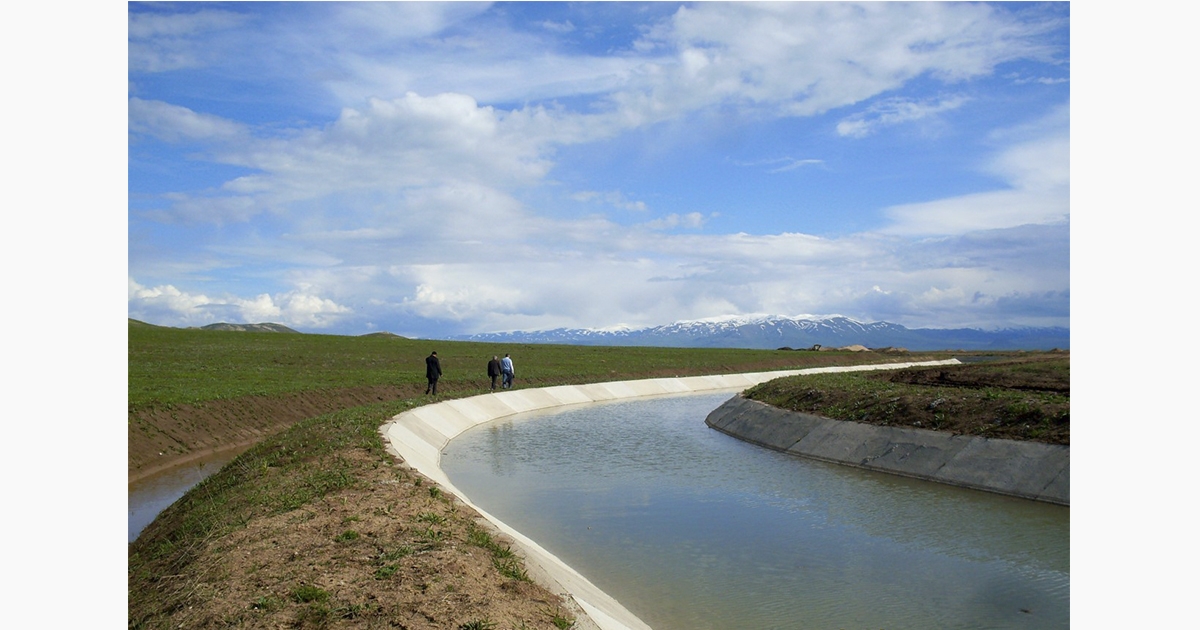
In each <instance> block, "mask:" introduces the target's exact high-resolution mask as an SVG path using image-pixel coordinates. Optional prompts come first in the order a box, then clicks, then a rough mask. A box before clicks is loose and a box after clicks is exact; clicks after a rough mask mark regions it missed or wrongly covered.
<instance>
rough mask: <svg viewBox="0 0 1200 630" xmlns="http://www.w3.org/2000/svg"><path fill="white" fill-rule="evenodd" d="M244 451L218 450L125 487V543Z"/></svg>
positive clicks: (131, 540) (135, 537) (135, 538)
mask: <svg viewBox="0 0 1200 630" xmlns="http://www.w3.org/2000/svg"><path fill="white" fill-rule="evenodd" d="M245 450H246V449H245V448H244V447H243V448H236V449H232V450H228V451H222V452H220V453H217V454H215V455H209V456H207V457H204V458H201V459H198V460H194V461H191V462H188V463H186V464H181V465H179V466H176V467H174V468H170V469H168V470H164V471H162V472H160V473H158V474H155V475H151V476H150V477H147V478H145V479H142V480H140V481H136V482H134V483H131V484H129V542H133V541H135V540H137V537H138V535H139V534H141V533H142V530H143V529H146V526H147V525H149V524H150V523H152V522H154V519H155V518H156V517H157V516H158V513H159V512H162V511H163V510H165V509H167V507H168V506H169V505H171V504H172V503H174V502H175V501H177V500H178V499H179V497H182V496H183V495H184V494H185V493H186V492H187V491H188V490H190V489H191V488H192V486H194V485H196V484H198V483H200V482H201V481H204V479H205V478H206V477H208V476H209V475H211V474H213V473H215V472H217V471H218V470H221V467H222V466H224V465H225V464H228V463H229V462H231V461H233V459H234V458H235V457H237V456H238V455H240V454H241V453H242V452H243V451H245Z"/></svg>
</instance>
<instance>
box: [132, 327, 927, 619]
mask: <svg viewBox="0 0 1200 630" xmlns="http://www.w3.org/2000/svg"><path fill="white" fill-rule="evenodd" d="M435 349H436V350H437V351H438V355H439V356H440V357H441V360H442V365H443V370H444V371H445V375H444V376H443V379H442V383H441V392H442V393H443V394H444V395H443V396H442V398H453V397H462V396H470V395H475V394H479V393H482V392H485V391H487V387H488V382H487V378H486V370H485V367H486V363H487V360H488V359H489V358H490V357H491V356H492V355H493V354H500V355H503V354H504V353H505V352H509V353H512V355H513V359H514V361H515V362H516V371H517V379H518V380H517V385H518V387H533V386H547V385H558V384H573V383H586V382H599V381H609V380H624V379H633V378H649V377H659V376H671V375H679V376H684V375H697V374H722V373H737V372H756V371H768V370H779V369H789V368H799V367H810V366H817V365H832V364H850V363H863V362H871V363H876V362H888V361H894V360H896V358H897V357H895V356H881V355H872V354H866V353H840V352H833V353H826V352H821V353H815V352H781V351H770V350H728V349H673V348H613V347H574V346H546V345H519V346H501V345H495V344H478V343H462V342H431V341H414V340H408V339H402V338H389V337H384V336H364V337H339V336H326V335H293V334H280V333H254V332H222V331H200V330H180V329H169V328H160V327H153V326H146V325H140V324H137V323H134V322H131V323H130V328H129V413H130V418H131V420H130V426H131V427H132V426H133V424H134V418H135V417H141V416H146V411H147V410H153V409H156V408H157V409H161V408H163V407H172V406H190V407H193V408H198V409H201V410H202V409H204V407H205V403H206V402H210V401H218V400H227V399H237V398H239V397H248V396H266V397H271V396H287V395H290V394H295V393H297V392H307V393H313V392H317V393H320V392H322V391H329V392H335V391H338V390H344V389H353V388H360V387H366V386H379V385H395V384H408V385H414V384H416V385H420V384H422V383H423V382H424V357H425V356H426V355H428V353H429V352H430V351H431V350H435ZM903 358H904V359H905V360H910V359H915V358H918V357H917V356H915V355H914V356H905V357H903ZM931 358H942V357H940V356H938V357H931ZM416 390H419V387H417V388H416ZM416 390H414V388H412V387H408V388H403V387H402V388H398V389H397V390H396V391H398V392H405V391H407V392H412V391H416ZM430 401H431V399H430V398H428V397H424V396H420V395H413V394H411V393H410V394H401V395H398V397H397V398H396V399H394V400H386V401H383V402H379V403H376V404H371V405H366V406H360V407H355V408H352V409H346V410H343V411H339V412H335V413H331V414H326V415H322V416H319V417H315V418H311V419H308V420H305V421H302V422H299V423H297V424H296V425H295V426H294V427H292V428H291V429H289V430H287V431H285V432H283V433H281V434H279V435H276V436H273V437H269V438H266V439H264V440H263V441H262V442H261V443H259V444H258V445H257V446H256V447H255V448H252V449H251V450H250V451H247V452H246V453H245V454H243V455H242V456H240V457H239V458H238V459H236V460H235V461H234V462H232V463H231V464H230V465H229V466H226V467H225V468H224V469H223V470H221V471H220V472H218V473H217V474H215V475H213V476H212V477H210V478H209V479H208V480H206V481H205V482H204V483H201V484H200V485H198V486H197V487H196V488H194V489H192V490H191V491H190V492H188V494H187V495H185V496H184V497H183V498H182V499H180V501H178V502H177V503H176V504H175V505H173V506H171V507H170V508H168V509H167V510H166V511H164V513H163V514H162V515H160V517H159V518H158V519H156V520H155V522H154V523H152V524H151V525H150V527H148V528H147V529H146V531H145V532H143V534H142V535H141V536H140V537H139V538H138V540H137V541H136V542H134V543H133V544H131V545H130V549H129V567H128V577H129V619H130V626H131V627H168V626H170V627H179V626H180V625H181V624H183V625H185V626H188V627H209V626H213V627H216V626H221V627H225V626H229V625H234V626H251V627H258V626H264V627H265V626H271V627H274V626H279V625H288V626H297V627H303V626H306V625H311V626H313V627H337V626H343V627H361V626H372V625H380V626H386V625H387V624H388V623H391V622H392V621H393V620H396V619H409V623H410V625H411V627H457V626H458V625H459V624H462V623H468V622H470V621H471V620H479V619H483V618H486V617H487V615H488V611H489V610H494V609H495V607H496V606H497V605H498V604H496V602H498V601H500V600H501V599H502V598H503V597H510V598H511V597H516V598H517V599H520V598H521V597H528V598H530V599H533V600H537V601H541V600H538V599H537V598H538V597H542V596H543V595H537V594H532V593H529V594H525V591H522V590H521V589H520V588H517V587H514V586H513V584H516V585H517V586H520V584H521V582H522V581H521V579H520V573H521V572H520V570H519V569H516V570H514V569H513V567H512V566H511V565H510V564H505V563H504V562H497V561H496V560H495V559H494V558H492V559H489V557H488V556H487V554H484V555H483V556H475V555H471V553H470V550H471V549H476V548H480V549H494V546H489V545H485V544H480V543H478V542H477V541H478V540H479V539H480V535H479V533H478V532H477V531H475V530H473V529H472V528H473V525H472V523H473V521H472V520H471V517H470V515H467V514H462V513H461V512H460V511H459V510H457V508H456V507H455V506H454V505H453V503H452V502H447V501H445V500H444V497H442V498H440V499H439V497H438V496H437V493H436V491H430V492H428V493H426V492H424V491H423V489H422V484H423V483H425V482H424V481H423V480H422V479H420V478H418V477H417V476H415V475H413V474H412V473H411V472H409V471H406V470H402V469H399V468H395V467H394V466H393V465H392V462H391V461H390V460H389V458H388V456H387V455H386V454H385V453H384V450H383V446H382V443H381V441H380V438H379V436H378V434H377V433H376V430H377V428H378V427H379V426H380V425H381V424H383V423H384V422H385V421H386V420H387V419H388V418H389V417H391V416H393V415H395V414H396V413H399V412H400V411H403V410H404V409H408V408H411V407H413V406H417V405H422V404H427V403H428V402H430ZM146 417H150V416H146ZM135 433H136V432H133V431H132V430H131V436H134V437H136V436H135ZM382 484H394V485H382ZM388 487H394V488H396V490H394V491H386V492H385V491H384V490H383V489H384V488H388ZM430 500H434V501H435V503H434V504H429V501H430ZM439 501H440V502H439ZM335 515H336V519H338V520H336V521H332V523H333V524H328V523H327V524H325V525H322V527H324V528H325V529H320V528H317V529H315V530H312V531H315V532H317V533H311V532H310V533H309V534H305V533H304V532H309V531H310V530H308V529H305V527H310V526H313V523H324V522H325V521H323V520H322V519H330V518H334V517H335ZM280 519H284V521H283V522H285V523H287V525H286V526H281V525H279V522H280ZM435 519H436V520H438V523H437V527H436V528H435V527H433V526H431V524H430V521H431V520H435ZM342 523H363V524H364V525H356V527H359V529H363V530H367V525H366V524H367V523H370V524H371V525H370V527H372V528H374V529H370V530H368V534H369V535H365V536H363V537H362V538H361V539H357V538H356V539H355V540H346V539H345V536H344V535H343V534H345V532H346V531H349V529H344V530H343V529H341V528H342V527H343V526H342V525H340V524H342ZM329 528H334V529H329ZM335 529H336V530H338V531H340V533H336V535H335V531H334V530H335ZM302 536H310V538H307V539H304V540H301V537H302ZM311 536H316V538H315V539H313V538H311ZM314 540H315V542H314ZM233 541H236V542H233ZM352 545H359V546H360V547H361V548H357V547H356V548H355V549H357V551H355V552H354V553H347V552H346V549H347V546H352ZM278 548H285V549H288V548H304V549H305V550H306V551H305V562H304V563H303V567H302V566H300V564H296V563H290V564H289V563H283V564H280V565H278V566H276V565H274V564H272V562H271V557H270V556H271V553H270V552H269V551H256V552H250V551H244V550H246V549H268V550H274V549H278ZM235 550H236V551H237V553H234V552H235ZM417 550H419V551H420V553H416V551H417ZM489 553H490V552H489ZM255 554H260V555H261V557H259V556H258V555H255ZM439 554H441V555H439ZM407 555H411V556H412V558H409V559H406V560H405V562H404V563H400V562H398V561H397V559H398V558H401V557H404V556H407ZM243 556H246V557H243ZM239 560H240V561H241V562H242V564H237V563H236V562H235V561H239ZM505 562H507V561H505ZM231 563H233V564H231ZM422 563H425V564H422ZM431 563H432V564H431ZM439 563H440V564H439ZM446 563H449V564H454V565H455V566H464V564H463V563H466V565H469V566H472V567H474V566H476V565H478V564H479V563H482V565H483V566H484V569H486V570H488V571H491V574H489V575H490V579H493V581H499V583H501V587H500V588H499V590H498V591H496V592H497V593H498V594H495V595H488V596H487V597H483V596H479V597H475V598H474V599H471V598H463V597H461V595H462V594H463V593H464V592H466V591H469V590H470V589H471V588H478V589H482V588H484V586H478V585H476V586H475V587H472V586H471V585H467V584H462V583H460V582H458V581H456V580H460V578H459V577H457V573H458V572H456V576H454V577H449V576H441V575H438V573H439V571H441V569H440V567H441V566H443V565H444V564H446ZM471 563H474V564H471ZM489 566H491V567H493V568H492V569H487V567H489ZM502 567H507V569H505V568H502ZM306 571H307V572H306ZM406 571H407V572H408V573H407V574H406V573H405V572H406ZM463 573H469V572H467V571H463ZM383 574H386V575H384V576H383V577H381V575H383ZM332 575H338V576H345V577H340V578H339V580H338V583H339V587H338V589H337V591H336V593H333V594H331V593H330V592H329V591H325V590H322V588H321V587H320V586H319V584H321V583H323V580H327V579H331V578H330V576H332ZM514 576H515V577H514ZM443 578H445V579H443ZM413 584H417V585H418V586H420V587H421V588H416V589H414V588H412V585H413ZM492 586H495V585H494V584H493V585H492ZM489 588H490V587H489ZM312 589H317V590H316V591H313V590H312ZM439 589H443V590H439ZM317 591H320V592H319V593H318V592H317ZM455 593H457V594H458V596H455ZM310 595H311V597H310ZM447 601H453V602H458V603H456V604H455V605H454V606H451V607H450V608H449V609H441V608H438V606H445V602H447ZM488 602H491V603H490V604H489V603H488ZM538 605H539V606H540V605H542V604H538ZM514 614H515V613H514ZM554 615H557V612H554ZM554 615H547V618H548V619H550V620H554V618H555V617H554ZM414 620H415V621H414ZM421 620H426V622H427V625H425V626H422V625H420V623H425V622H422V621H421ZM540 621H546V620H541V619H536V620H534V619H526V618H521V625H523V626H526V627H538V623H539V622H540ZM419 622H420V623H419ZM527 622H528V623H529V624H532V625H527ZM514 625H516V624H515V623H514ZM543 625H544V624H543ZM556 625H558V624H557V623H555V624H553V625H551V626H550V627H554V626H556Z"/></svg>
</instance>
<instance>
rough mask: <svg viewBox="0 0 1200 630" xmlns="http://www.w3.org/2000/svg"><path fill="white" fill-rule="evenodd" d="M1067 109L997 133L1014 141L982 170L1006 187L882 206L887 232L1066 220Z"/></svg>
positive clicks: (958, 230)
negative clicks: (1034, 122) (1034, 121)
mask: <svg viewBox="0 0 1200 630" xmlns="http://www.w3.org/2000/svg"><path fill="white" fill-rule="evenodd" d="M1065 111H1066V108H1061V109H1059V110H1057V111H1055V112H1052V113H1051V114H1050V115H1049V116H1047V117H1046V118H1045V119H1043V121H1041V122H1040V123H1039V124H1035V125H1033V126H1030V127H1026V128H1022V129H1016V130H1010V131H1008V132H1002V133H998V134H996V135H997V137H998V138H1001V139H1004V140H1007V141H1010V142H1013V143H1012V144H1010V145H1009V146H1007V147H1005V148H1003V149H1002V150H1000V151H999V152H997V153H996V154H995V155H994V156H993V157H992V158H991V159H990V160H989V161H988V163H987V164H985V165H983V170H984V171H985V172H988V173H990V174H993V175H995V176H997V177H1000V178H1002V179H1003V180H1004V181H1005V182H1006V183H1007V186H1008V187H1007V188H1005V189H1002V190H994V191H988V192H980V193H974V194H969V195H962V196H958V197H951V198H948V199H938V200H935V201H930V202H924V203H912V204H904V205H898V206H892V207H890V208H886V209H885V210H884V213H885V214H886V215H887V216H888V217H889V218H890V219H891V221H892V224H891V225H889V226H887V227H885V228H884V229H883V231H884V232H885V233H888V234H904V235H931V234H963V233H966V232H971V231H976V230H989V229H997V228H1007V227H1015V226H1018V225H1024V224H1030V223H1036V224H1049V223H1061V222H1065V221H1066V220H1067V219H1068V218H1069V216H1070V212H1071V189H1070V184H1071V179H1070V175H1071V143H1070V136H1069V133H1070V132H1069V121H1068V120H1067V116H1066V114H1065Z"/></svg>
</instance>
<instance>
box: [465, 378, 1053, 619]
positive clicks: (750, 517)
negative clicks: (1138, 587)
mask: <svg viewBox="0 0 1200 630" xmlns="http://www.w3.org/2000/svg"><path fill="white" fill-rule="evenodd" d="M729 396H730V394H729V393H722V394H715V395H714V394H701V395H691V396H676V397H665V398H657V399H652V400H639V401H622V402H614V403H605V404H596V405H586V406H582V407H577V408H572V409H569V410H566V411H559V412H558V413H556V414H546V413H542V414H538V415H537V416H536V418H537V420H529V419H527V418H525V417H517V418H514V419H511V420H503V421H498V422H494V423H490V424H487V425H483V426H481V427H477V428H476V429H473V430H471V431H469V432H467V433H465V434H463V435H462V436H460V437H459V438H456V439H455V440H454V441H452V442H451V443H450V445H449V446H448V447H447V449H446V451H445V453H444V454H443V458H442V466H443V468H444V469H445V470H446V472H447V474H448V475H449V476H450V479H451V480H452V481H453V482H454V484H455V485H456V486H457V487H458V488H459V489H460V490H462V491H463V492H465V493H466V494H467V495H468V496H470V497H471V499H472V500H473V501H474V502H476V503H477V504H479V505H480V506H481V507H483V508H484V509H486V510H488V511H489V512H492V513H493V514H495V515H496V516H498V517H499V518H501V519H502V520H504V521H505V522H507V523H509V524H510V525H512V526H514V527H516V528H517V529H518V530H520V531H521V532H522V533H524V534H526V535H528V536H530V537H531V538H533V539H534V540H537V541H538V542H539V543H540V544H542V546H544V547H546V548H547V549H548V550H550V551H551V552H552V553H554V554H556V555H558V556H559V557H560V558H562V559H563V560H564V561H565V562H567V563H568V564H570V565H571V566H572V567H574V568H575V569H576V570H578V571H580V572H581V573H583V574H584V575H586V576H587V577H588V578H589V579H591V580H592V581H593V582H595V583H596V584H597V585H598V586H600V587H601V588H603V589H604V590H606V591H607V592H608V593H609V594H610V595H612V596H614V597H615V598H617V600H619V601H620V602H621V603H622V604H624V605H625V606H626V607H627V608H629V609H630V610H631V611H633V612H634V613H635V614H637V615H638V616H640V617H641V618H642V619H643V620H645V621H646V622H647V623H648V624H650V625H651V626H652V627H654V628H655V629H656V630H670V629H671V628H864V627H872V628H930V627H938V628H980V627H988V628H1065V627H1069V625H1070V616H1069V604H1070V597H1069V596H1070V556H1069V549H1070V540H1069V530H1070V528H1069V522H1070V510H1069V508H1063V507H1060V506H1052V505H1045V504H1041V503H1035V502H1032V501H1027V500H1022V499H1014V498H1010V497H1002V496H999V495H992V494H987V493H983V492H977V491H972V490H965V489H961V488H954V487H950V486H943V485H939V484H934V483H930V482H923V481H918V480H911V479H905V478H902V477H895V476H891V475H884V474H881V473H874V472H870V471H863V470H858V469H854V468H848V467H845V466H837V465H832V464H825V463H822V462H814V461H809V460H803V459H798V458H795V457H791V456H788V455H784V454H782V453H777V452H775V451H770V450H767V449H763V448H759V447H756V446H753V445H749V444H746V443H744V442H741V441H738V440H736V439H734V438H731V437H729V436H726V435H724V434H722V433H719V432H717V431H714V430H712V429H709V428H708V427H707V426H705V425H704V418H705V416H706V415H707V414H708V412H709V411H711V410H712V409H714V408H716V407H717V406H718V405H720V403H721V402H723V401H724V400H726V399H727V398H728V397H729ZM551 418H552V419H551Z"/></svg>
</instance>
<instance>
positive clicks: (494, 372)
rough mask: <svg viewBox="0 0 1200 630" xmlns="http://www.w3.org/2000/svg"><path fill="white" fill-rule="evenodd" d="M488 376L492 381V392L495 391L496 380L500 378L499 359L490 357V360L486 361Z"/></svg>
mask: <svg viewBox="0 0 1200 630" xmlns="http://www.w3.org/2000/svg"><path fill="white" fill-rule="evenodd" d="M488 376H490V377H491V379H492V391H496V379H497V378H500V358H499V357H497V356H496V355H492V360H491V361H488Z"/></svg>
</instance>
